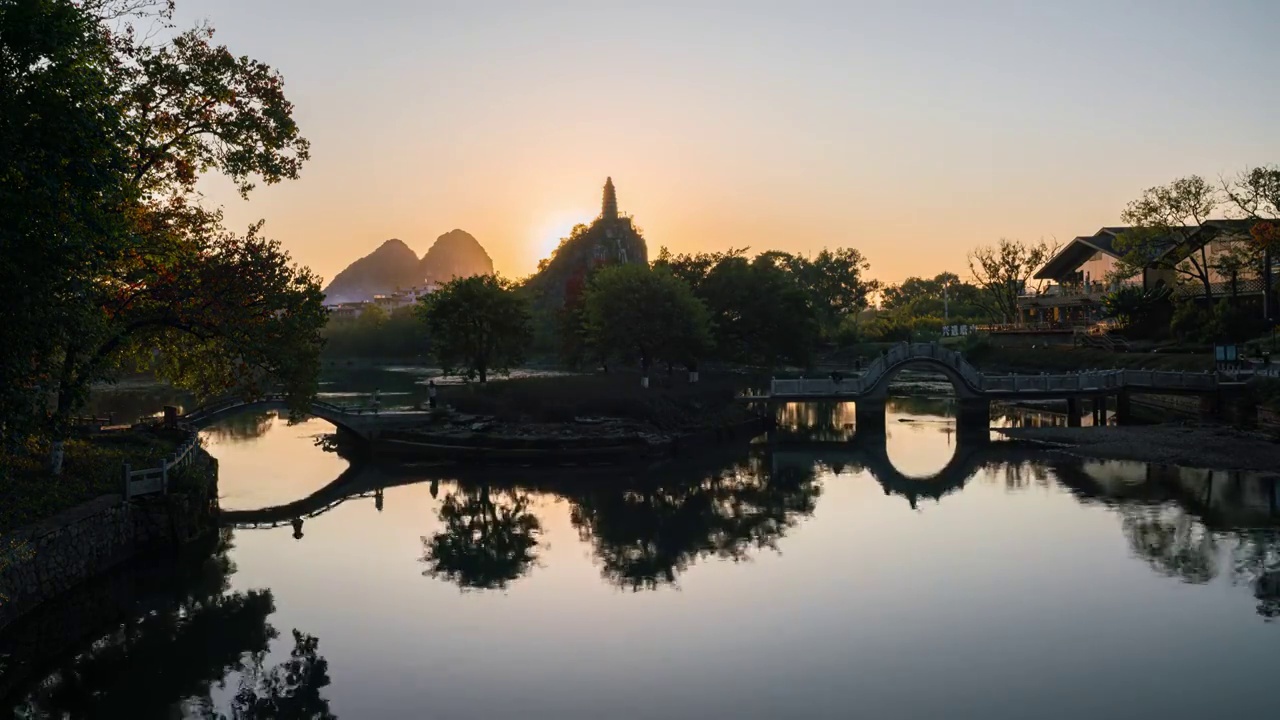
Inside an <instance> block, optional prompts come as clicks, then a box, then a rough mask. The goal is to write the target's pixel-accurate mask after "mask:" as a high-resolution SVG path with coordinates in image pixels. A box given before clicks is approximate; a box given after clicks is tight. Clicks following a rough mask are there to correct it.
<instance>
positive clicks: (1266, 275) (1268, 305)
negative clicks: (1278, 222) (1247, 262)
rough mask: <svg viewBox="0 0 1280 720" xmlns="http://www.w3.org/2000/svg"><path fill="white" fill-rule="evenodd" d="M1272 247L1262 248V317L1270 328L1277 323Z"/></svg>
mask: <svg viewBox="0 0 1280 720" xmlns="http://www.w3.org/2000/svg"><path fill="white" fill-rule="evenodd" d="M1271 290H1272V288H1271V246H1270V245H1267V246H1265V247H1263V248H1262V315H1263V319H1264V320H1266V321H1267V327H1268V328H1270V327H1271V326H1272V325H1273V324H1274V323H1275V320H1274V318H1275V302H1276V299H1275V298H1274V297H1272V296H1271Z"/></svg>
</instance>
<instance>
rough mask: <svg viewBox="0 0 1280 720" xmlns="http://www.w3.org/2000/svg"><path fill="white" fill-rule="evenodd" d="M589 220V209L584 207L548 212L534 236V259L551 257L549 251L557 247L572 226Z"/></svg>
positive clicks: (551, 251)
mask: <svg viewBox="0 0 1280 720" xmlns="http://www.w3.org/2000/svg"><path fill="white" fill-rule="evenodd" d="M589 222H591V211H590V210H584V209H574V210H562V211H559V212H554V213H548V214H547V215H546V216H545V218H544V219H543V220H542V222H540V223H539V225H538V230H537V232H536V234H535V236H534V238H535V240H534V242H535V245H534V248H533V250H534V253H535V255H536V256H537V257H535V258H534V260H535V261H538V260H542V259H544V258H549V257H551V253H553V252H555V249H556V248H557V247H559V245H560V241H561V240H562V239H564V238H567V237H569V233H571V232H572V231H573V227H574V226H575V225H577V224H579V223H589Z"/></svg>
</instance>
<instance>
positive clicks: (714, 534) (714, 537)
mask: <svg viewBox="0 0 1280 720" xmlns="http://www.w3.org/2000/svg"><path fill="white" fill-rule="evenodd" d="M680 470H687V468H675V467H673V468H671V469H670V470H669V472H667V473H664V474H662V475H656V476H650V477H647V478H644V479H642V480H641V481H639V482H637V483H635V484H633V485H631V486H629V487H627V488H626V489H625V490H624V491H622V492H619V489H618V488H616V487H608V486H605V485H599V484H597V485H592V486H587V487H584V488H582V490H585V491H584V492H572V493H570V494H569V495H568V496H567V498H568V499H569V501H570V502H571V503H572V507H571V510H570V513H571V517H572V520H573V524H574V526H575V527H577V528H578V531H579V534H580V536H581V537H582V539H583V540H584V541H586V542H589V543H591V545H592V548H593V550H594V552H595V555H596V557H597V558H598V559H599V561H600V562H601V565H602V574H603V575H604V576H605V577H606V578H607V579H609V580H610V581H612V582H613V583H615V584H617V585H619V586H621V587H626V588H630V589H632V590H639V589H653V588H657V587H660V586H662V585H667V584H673V583H675V582H676V580H677V578H678V577H679V575H680V574H681V573H682V572H684V571H685V570H687V569H688V568H689V567H690V566H691V565H693V564H694V563H696V562H697V561H698V560H700V559H704V558H719V559H723V560H733V561H738V560H743V559H745V558H746V557H748V555H749V554H750V553H751V552H753V551H756V550H762V549H773V550H776V549H777V547H778V541H779V540H780V539H781V538H783V537H784V536H785V535H786V533H787V531H788V530H789V529H790V528H792V527H794V526H795V525H796V524H797V523H798V522H799V521H800V520H801V519H802V518H805V517H808V516H809V515H811V514H812V513H813V510H814V507H815V506H816V503H817V498H818V496H819V495H820V494H821V492H822V488H821V486H820V485H819V484H818V482H817V481H816V478H815V476H814V473H813V468H812V467H809V468H786V469H782V470H777V471H775V470H771V469H770V468H769V466H768V465H767V464H766V463H765V462H763V461H762V460H761V459H760V458H757V457H750V456H747V457H743V456H738V457H737V458H736V459H734V460H733V461H732V462H730V463H727V464H722V465H721V466H720V467H718V468H717V469H715V470H712V471H710V472H706V471H697V472H693V473H688V474H686V473H685V472H681V471H680Z"/></svg>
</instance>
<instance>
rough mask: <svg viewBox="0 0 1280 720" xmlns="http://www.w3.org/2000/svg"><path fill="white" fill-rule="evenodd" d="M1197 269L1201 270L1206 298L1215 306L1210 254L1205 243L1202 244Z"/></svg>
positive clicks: (1210, 304)
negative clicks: (1210, 278) (1210, 279)
mask: <svg viewBox="0 0 1280 720" xmlns="http://www.w3.org/2000/svg"><path fill="white" fill-rule="evenodd" d="M1196 269H1197V270H1199V271H1200V282H1201V283H1203V284H1204V300H1205V302H1207V303H1209V306H1210V307H1213V286H1212V285H1211V284H1210V283H1209V255H1208V253H1207V252H1206V251H1205V246H1204V245H1201V246H1200V267H1198V268H1196Z"/></svg>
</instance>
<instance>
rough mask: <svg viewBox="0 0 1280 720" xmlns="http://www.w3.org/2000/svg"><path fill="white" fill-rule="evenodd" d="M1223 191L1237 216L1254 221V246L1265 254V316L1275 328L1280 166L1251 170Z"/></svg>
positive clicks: (1225, 184) (1227, 182) (1251, 232)
mask: <svg viewBox="0 0 1280 720" xmlns="http://www.w3.org/2000/svg"><path fill="white" fill-rule="evenodd" d="M1222 190H1223V194H1224V195H1226V198H1227V201H1228V202H1229V203H1230V204H1231V205H1232V206H1234V210H1235V214H1236V215H1238V216H1239V217H1242V218H1244V219H1245V220H1248V221H1250V222H1251V227H1250V228H1249V238H1250V245H1251V247H1252V250H1253V251H1254V252H1255V253H1258V254H1260V255H1261V268H1260V270H1261V274H1262V279H1263V298H1264V300H1263V316H1264V319H1266V321H1267V323H1268V324H1269V325H1274V324H1275V320H1276V307H1275V305H1276V301H1275V295H1274V288H1273V287H1272V276H1271V275H1272V273H1271V268H1272V265H1273V258H1274V257H1275V253H1276V250H1277V249H1280V167H1276V166H1259V167H1255V168H1250V169H1248V170H1245V171H1244V172H1242V173H1240V174H1239V175H1237V176H1236V177H1235V178H1233V179H1230V180H1224V181H1223V183H1222Z"/></svg>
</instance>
